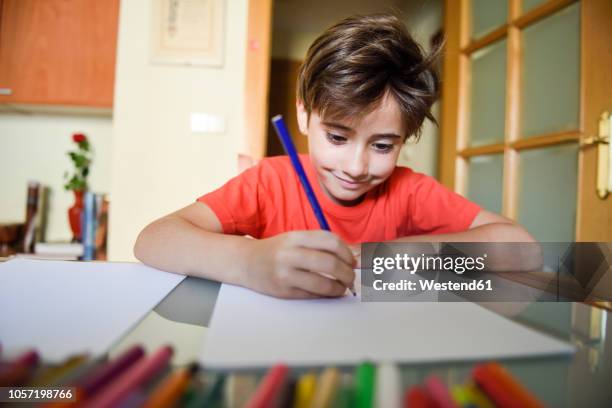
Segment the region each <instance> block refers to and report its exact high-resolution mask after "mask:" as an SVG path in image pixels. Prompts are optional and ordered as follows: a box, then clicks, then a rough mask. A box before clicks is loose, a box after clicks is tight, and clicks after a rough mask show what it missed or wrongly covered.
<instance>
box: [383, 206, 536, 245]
mask: <svg viewBox="0 0 612 408" xmlns="http://www.w3.org/2000/svg"><path fill="white" fill-rule="evenodd" d="M395 242H536V241H535V239H533V237H532V236H531V235H530V234H529V233H528V232H527V230H526V229H525V228H523V227H522V226H520V225H519V224H517V223H515V222H514V221H512V220H510V219H508V218H506V217H502V216H501V215H498V214H495V213H492V212H489V211H486V210H480V212H479V213H478V215H476V217H475V218H474V221H472V224H471V225H470V227H469V229H467V230H466V231H461V232H455V233H451V234H434V235H432V234H429V235H415V236H410V237H402V238H398V239H397V240H395Z"/></svg>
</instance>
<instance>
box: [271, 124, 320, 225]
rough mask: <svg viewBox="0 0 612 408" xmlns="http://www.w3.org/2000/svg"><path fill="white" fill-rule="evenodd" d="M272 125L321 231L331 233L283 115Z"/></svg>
mask: <svg viewBox="0 0 612 408" xmlns="http://www.w3.org/2000/svg"><path fill="white" fill-rule="evenodd" d="M272 124H273V125H274V128H275V129H276V134H277V135H278V137H279V139H280V141H281V143H282V145H283V147H284V149H285V152H286V153H287V155H289V159H291V163H292V164H293V168H294V169H295V172H296V173H297V176H298V178H299V179H300V182H301V183H302V187H303V188H304V192H305V193H306V197H308V201H309V202H310V206H311V207H312V210H313V211H314V214H315V217H316V218H317V221H318V222H319V226H320V227H321V229H323V230H325V231H330V228H329V224H328V223H327V220H326V219H325V215H323V210H322V209H321V206H320V205H319V202H318V201H317V197H316V196H315V194H314V191H313V189H312V186H311V185H310V182H309V181H308V177H306V172H305V171H304V167H303V166H302V162H300V158H299V156H298V154H297V151H296V150H295V145H294V144H293V140H292V139H291V135H290V134H289V130H288V129H287V126H286V125H285V121H284V120H283V117H282V115H276V116H274V117H273V118H272Z"/></svg>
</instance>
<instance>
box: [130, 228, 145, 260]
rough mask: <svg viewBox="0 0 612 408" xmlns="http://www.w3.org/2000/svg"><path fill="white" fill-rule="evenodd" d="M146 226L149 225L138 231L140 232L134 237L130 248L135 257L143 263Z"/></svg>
mask: <svg viewBox="0 0 612 408" xmlns="http://www.w3.org/2000/svg"><path fill="white" fill-rule="evenodd" d="M148 228H149V226H146V227H145V228H144V229H143V230H142V231H140V234H138V237H137V238H136V242H134V247H133V248H132V252H133V253H134V256H135V257H136V259H138V260H139V261H140V262H143V263H145V252H146V235H147V229H148Z"/></svg>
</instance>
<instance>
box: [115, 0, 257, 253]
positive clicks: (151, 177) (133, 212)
mask: <svg viewBox="0 0 612 408" xmlns="http://www.w3.org/2000/svg"><path fill="white" fill-rule="evenodd" d="M151 3H152V2H151V1H149V0H132V1H122V2H121V10H120V22H119V39H118V42H119V43H118V56H117V57H118V58H117V70H116V83H115V106H114V123H113V152H112V162H111V163H112V176H111V206H110V226H109V234H110V242H109V258H110V259H111V260H133V259H134V257H133V254H132V247H133V244H134V242H135V239H136V237H137V235H138V233H139V232H140V230H141V229H142V228H143V227H144V226H145V225H146V224H148V223H149V222H151V221H153V220H154V219H156V218H158V217H160V216H162V215H165V214H167V213H169V212H171V211H175V210H177V209H179V208H181V207H184V206H186V205H188V204H190V203H192V202H194V200H195V199H196V198H197V197H198V196H199V195H201V194H203V193H205V192H208V191H210V190H212V189H213V188H215V187H217V186H220V185H221V184H222V183H224V182H225V181H227V180H228V179H229V178H230V177H231V176H233V175H235V174H236V169H237V165H236V163H237V153H238V152H239V151H242V150H243V148H244V143H245V138H244V131H245V130H244V128H245V126H244V124H243V116H244V115H243V104H244V95H243V93H244V77H245V52H246V40H247V38H246V33H247V30H246V29H247V0H228V1H226V2H225V3H226V12H225V23H226V29H225V54H224V65H223V67H221V68H212V67H184V66H173V65H152V64H150V62H149V39H150V17H149V16H150V15H151ZM191 112H207V113H213V114H216V115H221V116H223V117H224V118H225V119H226V123H227V130H226V132H225V133H224V134H215V135H210V134H207V135H203V134H193V133H191V131H190V128H189V123H190V122H189V120H190V113H191ZM246 131H248V129H247V130H246Z"/></svg>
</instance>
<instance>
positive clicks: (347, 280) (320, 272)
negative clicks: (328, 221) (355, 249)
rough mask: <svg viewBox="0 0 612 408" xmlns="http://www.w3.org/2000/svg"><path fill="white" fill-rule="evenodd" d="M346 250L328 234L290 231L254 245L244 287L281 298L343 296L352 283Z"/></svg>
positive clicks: (349, 253)
mask: <svg viewBox="0 0 612 408" xmlns="http://www.w3.org/2000/svg"><path fill="white" fill-rule="evenodd" d="M354 262H355V261H354V258H353V254H352V253H351V250H350V249H349V248H348V246H347V245H346V244H345V243H344V242H342V240H341V239H340V238H339V237H338V236H337V235H335V234H333V233H331V232H329V231H322V230H319V231H292V232H287V233H284V234H280V235H277V236H275V237H272V238H266V239H261V240H257V241H253V245H252V246H251V249H250V251H249V254H248V267H247V271H246V273H245V276H244V277H243V282H244V286H246V287H249V288H251V289H253V290H256V291H258V292H261V293H265V294H268V295H272V296H277V297H281V298H301V299H308V298H316V297H339V296H343V295H344V293H345V292H346V288H347V287H350V286H351V285H352V284H353V282H354V280H355V273H354V272H353V267H354Z"/></svg>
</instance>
